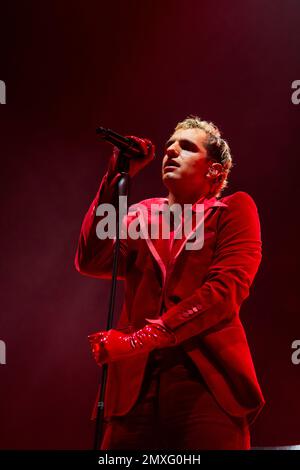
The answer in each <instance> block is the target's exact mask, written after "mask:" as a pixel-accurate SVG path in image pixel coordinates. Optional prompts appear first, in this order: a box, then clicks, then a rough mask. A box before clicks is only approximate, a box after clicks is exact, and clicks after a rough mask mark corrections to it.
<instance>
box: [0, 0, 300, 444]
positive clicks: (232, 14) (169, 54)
mask: <svg viewBox="0 0 300 470" xmlns="http://www.w3.org/2000/svg"><path fill="white" fill-rule="evenodd" d="M299 22H300V3H299V1H297V0H285V1H282V0H243V1H238V0H228V1H208V0H205V1H201V0H198V1H194V0H187V1H185V2H183V1H179V0H173V1H171V0H163V1H161V0H152V1H150V0H143V1H138V0H136V1H133V0H124V1H121V0H119V1H112V2H105V1H96V0H93V1H73V2H71V1H70V2H66V1H60V2H59V1H52V2H49V4H46V3H44V2H37V1H29V2H23V3H21V2H15V3H14V2H10V4H9V5H1V33H0V34H1V42H0V47H1V57H0V59H1V70H0V79H1V80H4V81H5V82H6V86H7V104H6V105H5V106H1V107H0V116H1V126H0V132H1V140H0V152H1V185H0V188H1V223H2V227H1V318H0V339H2V340H3V341H5V342H6V345H7V364H6V365H0V380H1V386H0V390H1V391H0V393H1V401H0V421H1V431H0V433H1V439H0V448H2V449H5V448H6V449H17V448H19V449H89V448H91V447H92V441H93V424H92V423H91V422H90V420H89V418H90V411H91V407H92V404H93V400H94V395H95V392H96V387H97V380H98V372H99V370H98V368H97V366H96V365H95V364H94V362H93V360H92V357H91V355H90V352H89V347H88V342H87V335H88V334H89V333H91V332H93V331H95V330H97V329H100V328H102V327H104V325H105V317H106V309H107V302H108V287H109V283H108V282H105V281H97V280H95V279H89V278H85V277H83V276H80V275H79V274H78V273H77V272H76V271H75V268H74V265H73V260H74V255H75V250H76V244H77V239H78V235H79V230H80V225H81V222H82V218H83V216H84V214H85V212H86V210H87V209H88V206H89V204H90V202H91V200H92V198H93V196H94V194H95V192H96V190H97V187H98V184H99V182H100V178H101V176H102V175H103V173H104V171H105V168H106V165H107V161H108V156H109V151H110V149H109V148H108V147H107V146H105V145H103V144H100V143H97V141H96V136H95V127H96V126H97V125H102V126H106V127H111V128H113V129H114V130H116V131H118V132H120V133H124V134H135V135H138V136H145V137H149V138H151V139H152V140H153V142H155V143H156V145H157V159H156V161H155V162H154V163H153V164H152V165H151V166H149V167H148V168H147V169H146V170H144V171H143V173H141V174H140V175H139V176H138V177H137V178H136V179H135V180H134V183H133V191H132V202H134V201H137V200H139V199H140V198H146V197H151V196H157V195H165V194H166V191H165V190H164V188H163V186H162V184H161V181H160V165H161V158H162V145H163V143H164V141H165V139H166V138H167V137H168V136H169V133H170V132H171V131H172V129H173V127H174V125H175V124H176V122H177V121H178V120H181V119H183V118H184V117H186V115H188V114H190V113H194V114H199V115H200V116H201V117H203V118H206V119H211V120H213V121H215V122H216V124H217V125H219V126H220V128H221V129H222V130H223V132H224V135H225V137H226V138H227V139H228V141H229V142H230V144H231V147H232V151H233V155H234V157H235V168H234V169H233V171H232V176H231V182H230V186H229V188H228V190H227V193H230V192H234V191H236V190H244V191H248V192H249V193H250V194H251V195H252V196H253V197H254V199H255V201H256V203H257V205H258V208H259V212H260V216H261V223H262V236H263V246H264V253H263V254H264V257H263V263H262V265H261V268H260V271H259V273H258V275H257V278H256V280H255V284H254V286H253V290H252V295H251V297H250V298H249V300H248V301H247V302H246V303H245V304H244V306H243V308H242V311H241V316H242V319H243V322H244V325H245V327H246V330H247V334H248V338H249V342H250V345H251V349H252V352H253V356H254V360H255V364H256V368H257V372H258V376H259V378H260V382H261V384H262V387H263V390H264V394H265V397H266V400H267V405H266V407H265V409H264V411H263V412H262V413H261V415H260V417H259V418H258V420H257V422H256V424H255V426H254V428H253V445H254V446H271V445H286V444H297V443H299V442H300V428H299V421H300V407H299V390H300V365H299V366H296V365H293V364H292V362H291V353H292V349H291V343H292V341H293V340H295V339H299V338H300V316H299V288H298V282H299V276H298V261H297V260H299V258H298V255H299V248H298V246H299V244H298V238H299V234H298V229H299V208H298V198H297V194H296V189H297V187H298V185H299V176H298V166H299V165H298V161H297V157H299V123H300V105H299V106H295V105H293V104H292V102H291V93H292V90H291V83H292V81H293V80H296V79H300V61H299V56H300V37H299ZM121 297H122V291H121V290H120V293H119V303H120V300H121Z"/></svg>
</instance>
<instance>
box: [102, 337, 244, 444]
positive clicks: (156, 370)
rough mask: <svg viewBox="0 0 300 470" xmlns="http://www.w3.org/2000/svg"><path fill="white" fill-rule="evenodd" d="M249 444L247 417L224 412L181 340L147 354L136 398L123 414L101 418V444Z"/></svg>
mask: <svg viewBox="0 0 300 470" xmlns="http://www.w3.org/2000/svg"><path fill="white" fill-rule="evenodd" d="M117 386H118V384H116V387H117ZM249 448H250V434H249V427H248V424H247V422H246V420H245V419H243V418H234V417H232V416H229V415H228V414H227V413H225V411H224V410H223V409H222V408H221V407H220V406H219V405H218V403H217V402H216V400H215V398H214V397H213V396H212V394H211V393H210V391H209V390H208V388H207V386H206V384H205V383H204V381H203V379H202V377H201V374H200V373H199V371H198V369H197V368H196V366H195V365H194V363H193V362H192V360H191V359H190V358H189V356H188V355H187V354H186V353H185V351H184V350H183V349H182V348H181V347H180V346H179V347H178V346H176V347H173V348H167V349H160V350H156V351H153V352H152V353H151V354H150V356H149V361H148V364H147V367H146V370H145V376H144V381H143V384H142V387H141V390H140V394H139V398H138V400H137V402H136V403H135V405H134V406H133V408H132V409H131V410H130V411H129V413H127V414H126V415H124V416H114V417H111V418H109V419H108V420H107V421H106V422H105V425H104V434H103V439H102V442H101V447H100V449H101V450H126V449H128V450H225V449H242V450H246V449H249Z"/></svg>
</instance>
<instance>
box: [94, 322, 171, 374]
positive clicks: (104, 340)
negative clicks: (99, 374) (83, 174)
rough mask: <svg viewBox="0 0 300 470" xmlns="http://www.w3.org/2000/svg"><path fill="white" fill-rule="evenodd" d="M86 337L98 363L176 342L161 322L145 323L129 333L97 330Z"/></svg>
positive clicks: (108, 361)
mask: <svg viewBox="0 0 300 470" xmlns="http://www.w3.org/2000/svg"><path fill="white" fill-rule="evenodd" d="M88 338H89V341H90V345H91V348H92V353H93V355H94V358H95V360H96V362H97V364H99V365H101V364H104V363H110V362H113V361H117V360H120V359H122V358H126V357H129V356H134V355H136V354H141V353H146V352H150V351H152V350H153V349H156V348H163V347H167V346H173V345H175V344H176V336H175V334H174V333H173V332H171V331H170V330H168V329H167V328H166V327H165V326H162V325H161V324H150V325H146V326H144V328H142V329H140V330H138V331H135V332H134V333H131V334H125V333H122V332H120V331H117V330H114V329H111V330H108V331H99V332H98V333H94V334H92V335H89V337H88Z"/></svg>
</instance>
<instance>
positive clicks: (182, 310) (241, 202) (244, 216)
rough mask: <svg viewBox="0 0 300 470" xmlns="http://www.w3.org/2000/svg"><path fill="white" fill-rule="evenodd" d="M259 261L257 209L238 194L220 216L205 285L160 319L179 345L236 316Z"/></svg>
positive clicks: (240, 193) (241, 193)
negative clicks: (213, 252) (213, 251)
mask: <svg viewBox="0 0 300 470" xmlns="http://www.w3.org/2000/svg"><path fill="white" fill-rule="evenodd" d="M260 261H261V233H260V222H259V216H258V212H257V208H256V205H255V203H254V201H253V199H252V198H251V197H250V196H249V195H248V194H247V193H244V192H237V193H235V194H234V195H233V196H232V197H231V198H229V199H228V207H227V208H225V209H224V210H223V211H222V213H221V215H220V218H219V226H218V234H217V242H216V250H215V254H214V257H213V260H212V263H211V265H210V267H209V270H208V272H207V275H206V277H205V281H204V283H203V284H202V286H201V287H199V288H198V289H196V290H195V291H194V293H193V294H192V295H191V296H189V297H187V298H186V299H183V300H182V301H181V302H179V303H178V304H177V305H175V306H173V307H172V308H170V309H169V310H167V311H166V312H165V313H164V314H163V315H162V316H161V320H162V321H163V323H164V324H165V325H166V326H167V327H168V328H170V329H171V330H172V331H173V332H174V333H175V334H176V337H177V341H178V343H180V342H182V341H184V340H186V339H189V338H191V337H192V336H195V335H199V334H201V333H205V332H206V331H207V330H208V329H210V328H212V327H216V326H218V325H220V324H221V322H225V323H226V322H228V321H230V320H231V319H232V318H233V317H234V316H235V315H238V312H239V307H240V305H241V304H242V302H243V300H244V299H245V298H246V297H248V295H249V289H250V286H251V284H252V282H253V279H254V277H255V274H256V272H257V270H258V267H259V264H260Z"/></svg>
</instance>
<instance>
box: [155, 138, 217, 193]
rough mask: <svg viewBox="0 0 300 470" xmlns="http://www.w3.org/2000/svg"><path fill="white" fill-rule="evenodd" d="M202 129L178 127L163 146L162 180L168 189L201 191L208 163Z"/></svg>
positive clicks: (189, 191)
mask: <svg viewBox="0 0 300 470" xmlns="http://www.w3.org/2000/svg"><path fill="white" fill-rule="evenodd" d="M205 140H206V133H205V132H204V131H203V130H202V129H178V130H177V131H176V132H175V133H174V134H173V135H172V136H171V137H170V139H169V140H168V142H167V143H166V146H165V156H164V158H163V163H162V180H163V183H164V185H165V186H166V187H167V188H168V189H169V191H172V190H175V191H180V192H183V191H187V192H188V193H191V192H193V191H198V190H199V191H201V189H202V188H203V187H204V185H205V183H206V178H205V175H206V173H207V171H208V168H209V164H208V161H209V160H208V158H207V151H206V149H205V147H204V142H205Z"/></svg>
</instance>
